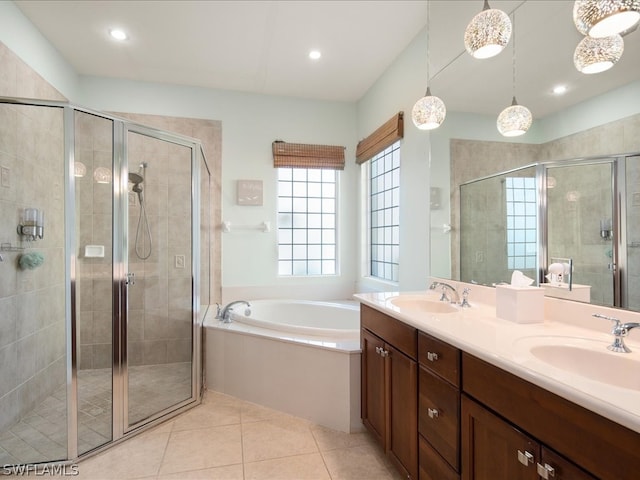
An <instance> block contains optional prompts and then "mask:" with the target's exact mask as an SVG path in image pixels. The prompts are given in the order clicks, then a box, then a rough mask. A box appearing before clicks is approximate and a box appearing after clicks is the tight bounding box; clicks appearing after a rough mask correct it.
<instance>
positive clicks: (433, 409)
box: [418, 367, 460, 471]
mask: <svg viewBox="0 0 640 480" xmlns="http://www.w3.org/2000/svg"><path fill="white" fill-rule="evenodd" d="M418 375H419V379H418V389H419V392H420V394H419V395H418V425H419V428H418V431H419V432H420V433H421V434H422V436H424V438H425V439H427V441H428V442H429V443H430V444H431V445H432V446H433V448H435V449H436V450H437V452H438V453H439V454H440V455H442V457H443V458H444V459H445V460H446V461H447V462H449V464H450V465H451V466H452V467H453V468H454V469H455V470H456V471H460V461H459V455H458V449H459V447H458V445H459V444H460V393H459V392H458V390H457V389H456V388H454V387H453V386H452V385H450V384H449V383H447V382H445V381H444V380H442V379H441V378H440V377H438V376H436V375H434V374H433V373H431V372H429V371H428V370H427V369H425V368H424V367H420V373H419V374H418Z"/></svg>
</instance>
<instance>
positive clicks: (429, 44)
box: [424, 0, 431, 97]
mask: <svg viewBox="0 0 640 480" xmlns="http://www.w3.org/2000/svg"><path fill="white" fill-rule="evenodd" d="M429 4H430V2H429V0H427V91H426V92H425V94H424V96H425V97H427V96H429V80H430V78H429V48H430V47H431V42H430V41H429Z"/></svg>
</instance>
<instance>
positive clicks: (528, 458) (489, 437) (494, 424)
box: [462, 396, 540, 480]
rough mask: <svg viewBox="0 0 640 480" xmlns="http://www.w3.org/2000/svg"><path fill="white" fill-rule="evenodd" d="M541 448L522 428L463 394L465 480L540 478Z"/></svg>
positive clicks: (530, 479)
mask: <svg viewBox="0 0 640 480" xmlns="http://www.w3.org/2000/svg"><path fill="white" fill-rule="evenodd" d="M539 450H540V447H539V445H538V444H537V443H536V442H534V441H533V440H531V439H530V438H529V437H527V436H526V435H524V434H523V433H522V432H520V431H519V430H517V429H515V428H514V427H512V426H511V425H509V424H508V423H506V422H505V421H503V420H501V419H500V418H498V417H496V416H495V415H493V414H492V413H490V412H489V411H488V410H485V409H484V408H483V407H481V406H480V405H478V404H477V403H475V402H474V401H472V400H470V399H469V398H468V397H466V396H463V397H462V478H463V479H464V480H538V474H537V472H536V462H537V461H539Z"/></svg>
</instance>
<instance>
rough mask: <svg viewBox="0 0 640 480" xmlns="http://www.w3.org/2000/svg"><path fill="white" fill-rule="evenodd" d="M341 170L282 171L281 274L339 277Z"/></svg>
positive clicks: (279, 207)
mask: <svg viewBox="0 0 640 480" xmlns="http://www.w3.org/2000/svg"><path fill="white" fill-rule="evenodd" d="M337 183H338V174H337V170H326V169H313V168H309V169H307V168H278V273H279V274H280V275H285V276H286V275H335V274H336V270H337V265H336V264H337V262H336V211H337V207H336V191H337Z"/></svg>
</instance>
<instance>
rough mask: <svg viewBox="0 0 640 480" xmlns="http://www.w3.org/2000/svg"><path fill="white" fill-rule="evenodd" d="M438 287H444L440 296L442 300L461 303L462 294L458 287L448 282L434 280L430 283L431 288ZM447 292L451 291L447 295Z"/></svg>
mask: <svg viewBox="0 0 640 480" xmlns="http://www.w3.org/2000/svg"><path fill="white" fill-rule="evenodd" d="M438 287H442V296H441V297H440V301H441V302H445V301H446V302H449V303H455V304H459V303H460V295H459V294H458V292H457V291H456V289H455V288H453V287H452V286H451V285H449V284H448V283H444V282H433V283H432V284H431V285H429V290H435V289H436V288H438ZM447 292H449V294H450V295H447Z"/></svg>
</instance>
